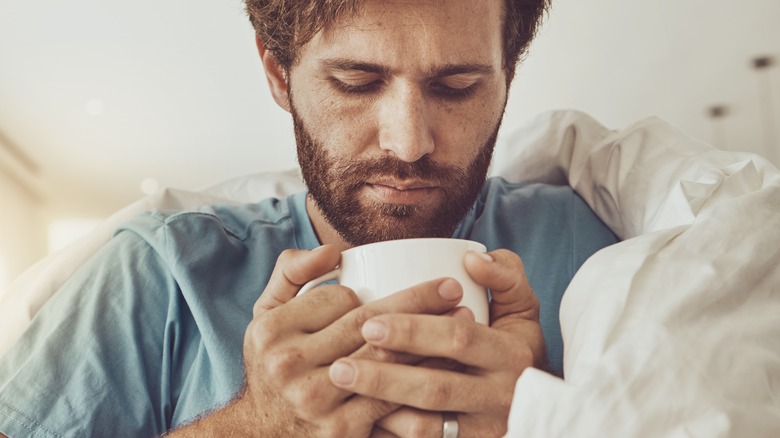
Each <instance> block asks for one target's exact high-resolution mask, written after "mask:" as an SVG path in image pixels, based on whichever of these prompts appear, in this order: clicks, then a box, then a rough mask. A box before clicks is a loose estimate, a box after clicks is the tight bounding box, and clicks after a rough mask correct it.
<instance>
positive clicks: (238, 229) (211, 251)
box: [114, 194, 305, 267]
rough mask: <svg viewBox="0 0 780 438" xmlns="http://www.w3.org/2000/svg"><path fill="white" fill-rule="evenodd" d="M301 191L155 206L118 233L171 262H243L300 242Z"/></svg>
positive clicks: (184, 263) (126, 223)
mask: <svg viewBox="0 0 780 438" xmlns="http://www.w3.org/2000/svg"><path fill="white" fill-rule="evenodd" d="M302 195H303V194H300V196H302ZM296 196H299V195H293V196H290V197H288V198H284V199H278V198H268V199H265V200H263V201H261V202H259V203H255V204H242V205H211V206H204V207H202V208H200V209H199V210H197V211H150V212H146V213H143V214H141V215H139V216H137V217H135V218H134V219H132V220H130V221H128V222H125V223H124V224H122V225H121V226H120V227H119V228H118V229H117V230H116V231H115V232H114V238H115V239H116V238H119V237H122V238H123V239H122V240H128V239H129V240H133V239H138V240H141V241H144V242H145V243H146V244H147V245H148V246H149V247H151V250H153V251H155V252H157V253H158V254H159V255H160V256H161V257H162V258H163V259H164V260H170V261H171V262H172V263H170V264H171V265H172V266H173V265H175V266H188V265H189V266H195V267H197V266H202V265H204V264H207V265H210V266H211V265H213V264H214V263H215V262H219V264H224V263H231V262H233V263H238V262H239V261H240V260H244V259H246V257H248V256H250V255H251V256H260V255H264V256H265V255H269V254H270V253H274V254H275V253H277V252H281V251H282V250H283V249H285V248H289V247H293V246H298V243H297V240H299V237H298V236H299V235H301V234H305V233H301V232H300V231H299V232H296V223H295V222H296V220H298V221H300V220H299V219H297V216H299V214H296V213H294V212H293V210H294V209H295V206H294V205H293V204H294V203H295V202H298V201H296V200H295V199H294V198H295V197H296ZM298 228H302V227H298ZM271 255H273V254H271Z"/></svg>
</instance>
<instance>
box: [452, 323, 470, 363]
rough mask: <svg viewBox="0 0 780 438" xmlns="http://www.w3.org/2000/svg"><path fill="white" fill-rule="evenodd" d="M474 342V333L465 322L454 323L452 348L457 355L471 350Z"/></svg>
mask: <svg viewBox="0 0 780 438" xmlns="http://www.w3.org/2000/svg"><path fill="white" fill-rule="evenodd" d="M473 344H474V333H473V331H472V330H471V327H470V326H468V325H465V324H454V326H453V328H452V335H451V346H450V348H451V350H452V353H453V354H454V355H456V356H458V355H461V354H463V353H466V352H468V351H469V349H470V348H471V347H472V345H473Z"/></svg>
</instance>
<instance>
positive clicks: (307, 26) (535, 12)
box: [245, 0, 550, 81]
mask: <svg viewBox="0 0 780 438" xmlns="http://www.w3.org/2000/svg"><path fill="white" fill-rule="evenodd" d="M362 1H363V0H245V3H246V11H247V14H248V15H249V21H250V22H251V23H252V26H254V28H255V32H256V33H257V35H258V36H259V37H260V40H261V41H262V42H263V44H264V45H265V48H266V49H268V50H270V51H271V53H273V54H274V56H275V57H276V61H277V62H278V63H279V65H281V66H282V68H284V69H285V70H289V69H290V67H291V66H292V65H293V64H294V63H295V62H296V61H297V55H298V51H299V49H300V48H301V47H302V46H303V45H304V44H306V43H307V42H309V40H311V39H312V38H313V37H314V35H315V34H316V33H317V32H319V31H320V30H322V29H325V28H328V27H329V26H331V25H332V24H333V23H335V22H336V21H337V20H339V19H340V18H341V17H342V16H344V14H356V13H357V12H358V9H359V8H360V5H361V2H362ZM549 5H550V0H504V12H505V17H504V29H503V40H504V69H505V70H506V73H507V80H508V81H509V80H511V78H512V77H513V76H514V69H515V66H516V65H517V63H518V61H519V60H520V58H521V56H522V55H524V54H525V52H526V50H527V49H528V45H529V44H530V43H531V40H532V39H533V37H534V36H535V35H536V31H537V29H538V28H539V23H540V22H541V20H542V16H543V15H544V13H545V12H546V11H547V9H548V8H549Z"/></svg>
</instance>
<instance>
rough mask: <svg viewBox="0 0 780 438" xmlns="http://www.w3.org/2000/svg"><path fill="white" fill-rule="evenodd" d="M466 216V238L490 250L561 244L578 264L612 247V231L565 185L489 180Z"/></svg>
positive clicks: (500, 179) (544, 246)
mask: <svg viewBox="0 0 780 438" xmlns="http://www.w3.org/2000/svg"><path fill="white" fill-rule="evenodd" d="M472 214H473V217H472V219H471V223H469V224H467V226H469V227H470V229H471V230H470V233H471V234H476V235H480V236H484V237H485V238H486V239H489V240H490V241H491V242H492V243H493V244H494V245H495V246H496V247H506V246H507V245H510V246H515V245H514V243H518V244H520V245H523V246H532V247H537V248H547V249H549V248H551V247H554V246H561V247H562V246H564V245H565V246H567V247H568V248H569V251H574V253H575V254H578V255H580V256H579V257H576V258H577V259H579V258H580V257H587V256H589V255H590V254H591V253H593V252H595V251H596V250H598V249H599V248H601V247H604V246H607V245H610V244H612V243H615V242H616V238H615V236H614V234H613V233H612V231H611V230H610V229H609V228H608V227H607V226H606V225H605V224H604V223H603V222H602V221H601V220H600V219H599V217H598V216H596V214H595V213H594V212H593V211H592V210H591V209H590V207H588V205H587V204H586V203H585V201H584V200H583V199H582V198H580V196H579V195H577V193H576V192H575V191H574V190H572V189H571V187H569V186H554V185H549V184H537V183H533V184H529V183H511V182H508V181H506V180H504V179H503V178H491V179H489V180H488V182H487V183H486V184H485V187H484V188H483V190H482V192H481V194H480V197H479V199H478V201H477V203H476V205H475V207H474V211H473V212H472ZM542 252H544V253H547V252H548V251H542ZM580 261H581V260H578V262H580ZM577 264H579V263H577Z"/></svg>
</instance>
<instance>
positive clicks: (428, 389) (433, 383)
mask: <svg viewBox="0 0 780 438" xmlns="http://www.w3.org/2000/svg"><path fill="white" fill-rule="evenodd" d="M451 395H452V392H451V390H450V387H449V386H448V385H447V384H446V383H444V382H442V381H441V380H438V379H428V380H427V381H426V382H425V384H423V387H422V400H423V403H425V405H426V406H427V407H428V408H429V409H432V410H441V409H443V408H444V407H445V406H447V404H448V402H449V400H450V397H451Z"/></svg>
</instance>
